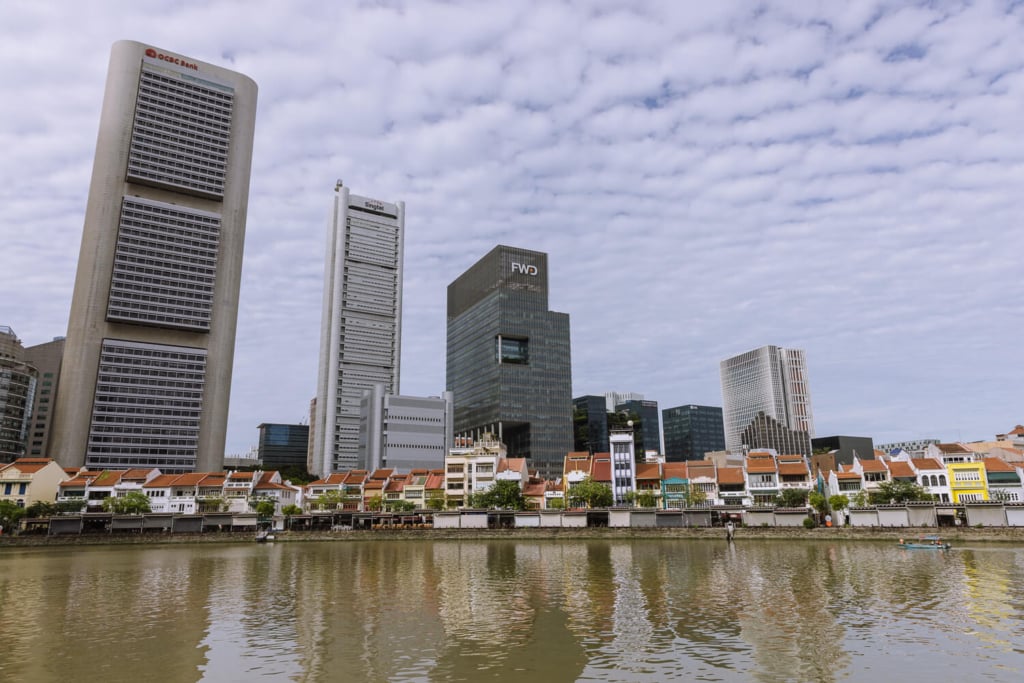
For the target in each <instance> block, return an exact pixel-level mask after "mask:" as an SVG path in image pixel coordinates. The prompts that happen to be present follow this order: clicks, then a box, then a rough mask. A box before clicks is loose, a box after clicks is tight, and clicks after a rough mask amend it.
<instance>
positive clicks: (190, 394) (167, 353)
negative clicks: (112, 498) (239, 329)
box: [86, 339, 206, 470]
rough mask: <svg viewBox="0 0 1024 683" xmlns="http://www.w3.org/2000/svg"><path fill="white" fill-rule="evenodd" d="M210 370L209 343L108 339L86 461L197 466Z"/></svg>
mask: <svg viewBox="0 0 1024 683" xmlns="http://www.w3.org/2000/svg"><path fill="white" fill-rule="evenodd" d="M205 375H206V350H205V349H197V348H190V347H182V346H166V345H161V344H145V343H141V342H129V341H123V340H118V339H104V340H103V347H102V349H101V352H100V367H99V372H98V376H97V380H96V395H95V399H94V402H93V410H92V422H91V424H90V428H89V442H88V446H87V451H86V465H87V466H88V467H90V468H93V467H95V468H103V467H123V466H125V465H128V464H133V465H134V464H148V463H151V464H152V465H153V466H161V465H163V466H174V467H176V468H178V469H181V470H188V469H194V467H195V462H196V450H197V447H198V439H199V417H200V414H201V412H202V403H203V386H204V379H205Z"/></svg>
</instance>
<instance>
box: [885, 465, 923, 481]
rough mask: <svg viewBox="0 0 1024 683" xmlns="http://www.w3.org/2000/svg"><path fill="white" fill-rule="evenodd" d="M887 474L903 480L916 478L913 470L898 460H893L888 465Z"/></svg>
mask: <svg viewBox="0 0 1024 683" xmlns="http://www.w3.org/2000/svg"><path fill="white" fill-rule="evenodd" d="M889 474H891V475H892V476H894V477H900V478H903V479H914V478H916V476H917V475H915V474H914V470H913V469H912V468H911V467H910V463H909V462H902V461H900V460H894V461H892V462H890V463H889Z"/></svg>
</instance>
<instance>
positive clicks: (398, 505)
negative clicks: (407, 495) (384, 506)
mask: <svg viewBox="0 0 1024 683" xmlns="http://www.w3.org/2000/svg"><path fill="white" fill-rule="evenodd" d="M388 509H389V510H391V511H392V512H412V511H413V510H415V509H416V503H414V502H412V501H411V500H393V501H391V502H390V503H388Z"/></svg>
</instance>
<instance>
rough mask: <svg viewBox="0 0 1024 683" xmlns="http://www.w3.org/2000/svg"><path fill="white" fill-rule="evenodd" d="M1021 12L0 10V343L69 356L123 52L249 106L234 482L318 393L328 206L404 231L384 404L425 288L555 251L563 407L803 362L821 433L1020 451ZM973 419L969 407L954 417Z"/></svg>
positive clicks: (436, 339) (663, 395) (432, 375)
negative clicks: (362, 212)
mask: <svg viewBox="0 0 1024 683" xmlns="http://www.w3.org/2000/svg"><path fill="white" fill-rule="evenodd" d="M1022 18H1024V9H1022V8H1021V6H1011V7H1008V8H1007V7H1004V6H1002V5H999V4H993V3H972V4H966V5H962V6H961V5H949V6H947V5H943V4H941V3H940V4H938V5H936V4H934V3H920V4H914V5H907V4H906V3H902V2H901V3H866V2H857V3H810V2H785V3H784V2H771V3H764V4H761V5H752V4H750V3H745V2H736V3H727V2H721V3H719V2H716V3H688V2H683V3H681V2H650V3H640V4H637V3H627V2H614V1H609V2H600V3H592V2H578V3H572V2H566V3H548V2H537V3H490V4H488V6H487V8H486V11H483V10H482V9H481V7H480V5H477V4H470V5H463V4H462V3H458V2H443V3H442V2H437V3H428V2H415V3H398V2H396V3H386V4H378V3H368V4H366V5H364V6H359V5H349V4H345V5H344V6H342V5H333V4H328V5H323V4H322V3H321V4H316V3H312V2H307V3H299V2H296V3H278V2H270V1H269V0H267V1H264V2H219V1H212V2H207V3H203V4H188V5H186V6H184V7H183V6H180V5H176V4H167V5H162V4H161V5H148V4H144V3H139V4H134V3H120V4H111V5H108V6H104V5H100V6H98V7H96V6H88V7H86V6H84V5H67V4H66V3H45V2H39V3H32V4H28V3H16V4H4V5H3V6H0V37H2V38H3V39H2V40H0V59H3V60H4V63H5V65H6V68H7V71H6V76H5V79H4V81H3V82H2V83H0V146H2V148H3V149H4V152H5V155H4V159H3V161H2V162H0V226H2V229H3V237H4V241H3V244H4V248H3V249H2V250H0V303H2V307H0V313H2V316H0V324H9V325H11V326H13V327H14V329H15V330H16V331H17V332H18V333H19V335H20V336H21V337H22V338H23V339H24V341H26V343H30V344H32V343H39V342H42V341H46V340H48V339H50V338H51V337H52V336H54V335H59V334H63V333H64V328H65V326H66V321H67V307H68V305H69V302H70V293H71V288H72V285H73V280H74V270H75V263H76V259H77V251H78V243H79V238H80V234H81V222H82V214H83V212H84V205H85V196H86V193H87V190H88V182H89V175H90V172H91V159H92V154H93V149H94V146H95V140H96V130H97V122H98V119H99V107H100V103H101V100H102V91H103V85H104V79H105V69H106V63H107V54H108V50H109V46H110V44H111V43H112V42H113V41H115V40H118V39H122V38H131V39H137V40H143V41H149V42H152V43H154V44H156V45H159V46H162V47H166V48H168V49H174V50H176V51H178V52H181V53H183V54H188V55H192V56H195V57H196V58H198V59H203V60H205V61H211V62H214V63H222V64H225V65H227V66H230V67H232V68H236V69H238V70H240V71H242V72H243V73H246V74H248V75H250V76H251V77H252V78H253V79H254V80H255V81H256V82H257V83H258V84H259V87H260V104H259V113H258V119H257V140H256V149H255V155H254V163H253V177H252V187H251V200H250V207H249V222H248V230H247V238H246V254H245V267H244V272H243V287H242V292H241V310H240V313H239V325H238V333H239V334H238V350H237V352H236V359H235V372H234V389H233V394H232V405H231V422H230V425H229V430H230V437H229V450H232V451H239V450H242V449H244V448H245V447H246V446H247V444H249V443H251V442H253V441H254V440H255V437H256V431H255V427H256V425H257V424H258V423H259V422H261V421H295V420H298V419H299V418H300V417H301V416H302V415H303V414H304V413H305V411H306V409H307V403H308V400H309V398H310V397H311V396H312V394H313V392H314V383H315V372H316V368H315V362H314V360H313V359H314V358H315V356H316V353H317V346H318V344H319V317H320V296H321V289H320V287H321V278H322V269H323V260H322V255H323V243H324V231H325V224H326V217H327V212H328V208H329V204H330V201H331V190H332V188H333V186H334V182H335V179H337V178H343V179H344V180H345V183H346V185H348V186H350V187H352V188H353V191H355V192H357V193H360V194H367V195H371V196H377V197H380V198H383V199H388V200H398V199H402V200H404V201H406V203H407V211H408V219H407V220H408V226H407V227H408V234H407V239H406V267H407V273H406V279H405V282H406V291H405V305H406V310H405V325H404V338H403V378H402V388H403V391H405V392H407V393H419V394H436V393H438V392H439V391H441V390H443V388H444V343H445V340H444V329H445V322H444V316H445V311H444V307H445V288H446V287H447V284H448V283H449V282H450V281H451V280H453V279H454V278H455V277H456V276H457V275H458V274H459V273H460V272H461V271H462V270H464V269H465V268H466V267H468V266H469V265H471V264H472V263H473V262H474V261H476V259H478V258H479V257H480V256H482V255H483V254H484V253H486V252H487V251H488V250H489V249H490V248H491V247H493V246H494V245H495V244H497V243H506V244H514V245H518V246H523V247H528V248H534V249H539V250H542V251H547V252H548V253H549V254H550V263H551V270H552V273H551V275H552V282H551V303H552V307H553V308H554V309H555V310H561V311H565V312H567V313H569V314H570V315H571V319H572V335H573V336H572V339H573V377H574V387H575V393H576V394H582V393H595V392H603V391H605V390H610V389H617V390H633V391H640V392H643V393H645V394H646V395H647V396H648V397H649V398H653V399H656V400H658V401H659V402H660V404H661V405H662V407H670V406H672V405H679V404H682V403H690V402H694V403H706V404H717V403H719V401H720V396H719V388H718V374H717V373H718V361H719V360H720V359H721V358H723V357H725V356H726V355H729V354H733V353H736V352H740V351H744V350H747V349H749V348H753V347H755V346H760V345H762V344H768V343H774V344H781V345H792V346H796V347H800V348H806V349H807V350H808V357H809V363H810V376H811V386H812V393H813V396H814V401H815V413H816V415H815V417H816V421H817V423H818V429H819V431H820V432H822V433H826V432H843V433H864V434H872V435H874V436H876V437H877V438H879V439H885V440H888V439H894V438H900V437H903V436H907V437H910V436H934V437H936V438H955V437H956V436H957V435H958V434H962V435H963V436H964V438H967V437H972V438H982V437H987V436H990V435H991V434H992V433H993V432H994V431H997V430H1002V429H1005V428H1006V427H1008V426H1010V425H1011V424H1015V423H1016V422H1019V421H1020V420H1021V415H1022V414H1024V403H1022V400H1021V398H1020V392H1019V391H1016V390H1015V387H1016V386H1017V385H1019V381H1016V380H1015V375H1014V373H1015V372H1016V373H1017V374H1018V375H1019V372H1017V368H1019V367H1021V361H1022V360H1024V358H1022V352H1021V351H1020V349H1021V348H1022V346H1024V345H1021V344H1019V343H1016V342H1014V341H1013V340H1014V339H1016V338H1017V337H1019V336H1020V331H1021V330H1020V326H1021V320H1022V315H1021V314H1022V312H1024V311H1022V304H1021V302H1022V301H1024V292H1022V291H1021V286H1020V284H1019V280H1020V277H1019V273H1020V254H1021V253H1022V247H1024V231H1022V230H1021V229H1020V219H1019V216H1020V214H1021V208H1022V207H1021V200H1020V198H1019V195H1020V192H1019V188H1020V186H1021V181H1022V179H1024V178H1022V176H1024V138H1022V136H1021V135H1020V124H1019V108H1020V107H1019V103H1020V100H1021V94H1022V90H1024V53H1021V51H1020V50H1019V45H1020V43H1021V39H1022V38H1024V30H1022V25H1021V24H1022ZM963 396H970V397H971V398H972V400H971V401H967V402H965V401H963V400H961V398H959V397H963Z"/></svg>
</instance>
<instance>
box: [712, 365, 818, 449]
mask: <svg viewBox="0 0 1024 683" xmlns="http://www.w3.org/2000/svg"><path fill="white" fill-rule="evenodd" d="M721 376H722V416H723V418H724V422H725V447H726V448H727V449H728V450H729V451H730V452H732V453H736V452H739V451H741V450H742V448H743V446H744V444H743V440H742V436H741V435H742V433H743V430H744V429H746V428H747V427H749V426H751V423H753V422H754V419H755V418H756V417H757V416H758V413H761V412H763V413H764V414H765V415H767V416H768V417H770V418H772V419H773V420H774V421H775V422H777V423H779V424H780V425H782V426H783V427H786V428H788V429H790V430H793V431H799V432H806V433H807V435H808V437H813V436H814V417H813V414H812V412H811V394H810V389H809V387H808V383H807V361H806V358H805V355H804V352H803V350H801V349H784V348H781V347H778V346H762V347H761V348H759V349H754V350H753V351H747V352H746V353H741V354H740V355H738V356H733V357H732V358H727V359H726V360H723V361H722V362H721ZM747 445H750V446H757V444H747ZM761 447H770V446H767V445H761Z"/></svg>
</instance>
